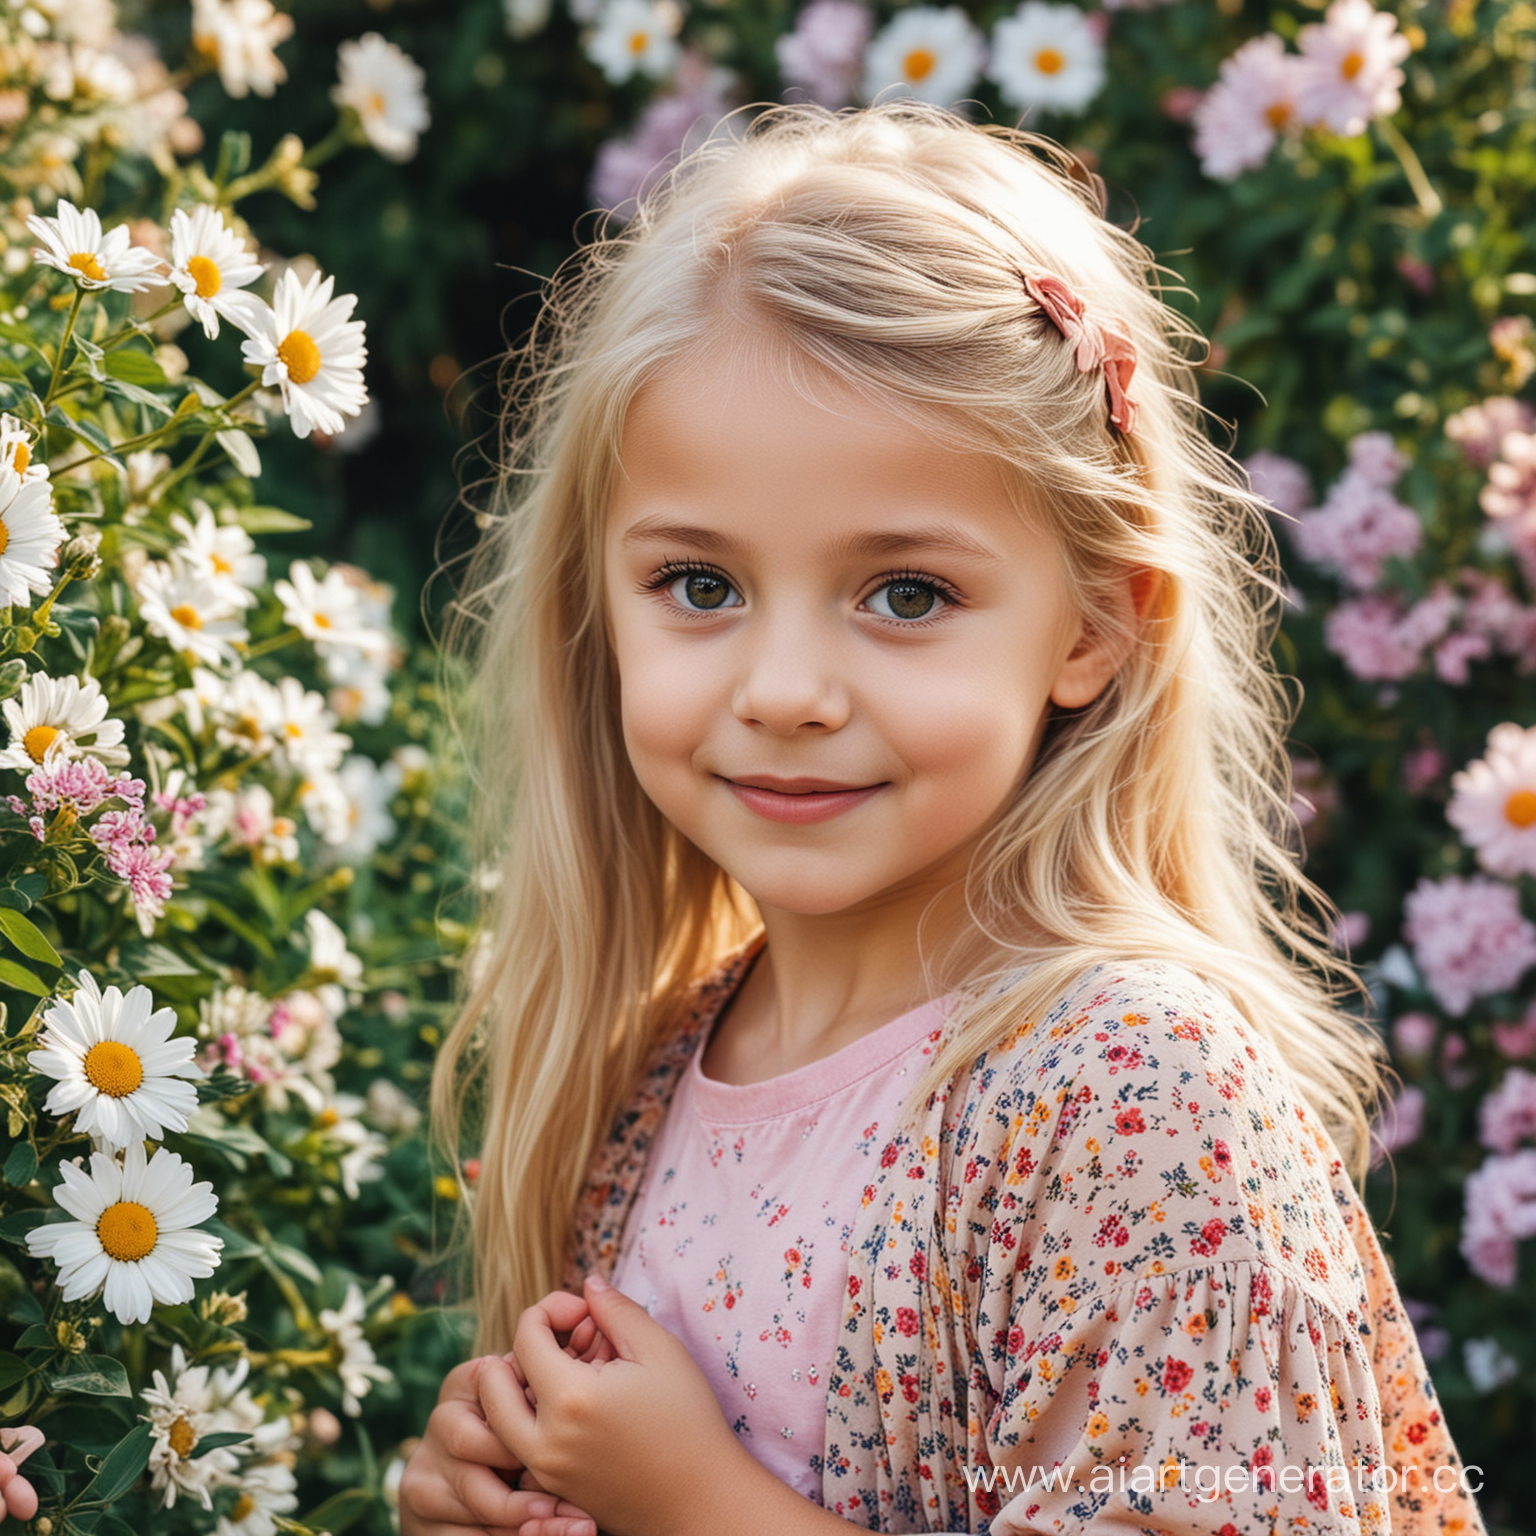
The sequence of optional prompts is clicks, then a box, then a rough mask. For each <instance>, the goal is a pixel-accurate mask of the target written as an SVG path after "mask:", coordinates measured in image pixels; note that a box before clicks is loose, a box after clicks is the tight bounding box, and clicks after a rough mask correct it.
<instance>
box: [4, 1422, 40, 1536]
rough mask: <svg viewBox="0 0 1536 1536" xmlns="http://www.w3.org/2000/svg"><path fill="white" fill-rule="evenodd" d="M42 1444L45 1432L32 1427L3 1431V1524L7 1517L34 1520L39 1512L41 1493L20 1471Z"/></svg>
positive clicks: (23, 1425) (19, 1427) (19, 1426)
mask: <svg viewBox="0 0 1536 1536" xmlns="http://www.w3.org/2000/svg"><path fill="white" fill-rule="evenodd" d="M42 1443H43V1432H42V1430H40V1429H38V1428H37V1427H36V1426H35V1425H32V1424H18V1425H15V1426H14V1427H13V1428H10V1429H6V1430H0V1446H3V1447H4V1449H3V1450H0V1525H4V1524H5V1519H6V1516H7V1515H14V1516H15V1517H16V1519H18V1520H30V1519H31V1518H32V1517H33V1515H35V1514H36V1513H37V1491H36V1490H35V1489H34V1488H33V1486H32V1484H31V1483H29V1482H28V1481H27V1480H26V1478H24V1477H23V1476H22V1475H21V1473H20V1472H18V1471H17V1470H16V1469H17V1468H18V1467H19V1466H20V1465H21V1464H22V1462H24V1461H25V1460H26V1459H27V1457H28V1456H30V1455H31V1454H32V1452H33V1451H35V1450H36V1449H37V1448H38V1446H40V1445H41V1444H42Z"/></svg>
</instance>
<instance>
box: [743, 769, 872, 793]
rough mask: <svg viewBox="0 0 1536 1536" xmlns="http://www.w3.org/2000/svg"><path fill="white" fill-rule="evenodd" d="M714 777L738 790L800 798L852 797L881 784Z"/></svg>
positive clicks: (828, 780)
mask: <svg viewBox="0 0 1536 1536" xmlns="http://www.w3.org/2000/svg"><path fill="white" fill-rule="evenodd" d="M715 777H716V778H717V779H720V780H721V781H722V782H723V783H726V784H734V785H735V786H736V787H737V788H738V789H756V790H761V791H762V792H763V793H765V794H772V795H791V796H794V797H795V798H797V799H798V798H801V797H804V796H808V795H853V794H860V793H862V792H863V791H864V790H866V789H879V788H880V787H881V784H883V783H884V781H883V780H882V781H881V783H876V784H834V783H833V782H832V781H831V780H830V779H808V778H807V779H783V780H780V781H779V782H777V783H775V782H774V781H773V780H771V779H768V778H762V779H757V780H753V779H728V778H726V777H725V775H724V774H716V775H715Z"/></svg>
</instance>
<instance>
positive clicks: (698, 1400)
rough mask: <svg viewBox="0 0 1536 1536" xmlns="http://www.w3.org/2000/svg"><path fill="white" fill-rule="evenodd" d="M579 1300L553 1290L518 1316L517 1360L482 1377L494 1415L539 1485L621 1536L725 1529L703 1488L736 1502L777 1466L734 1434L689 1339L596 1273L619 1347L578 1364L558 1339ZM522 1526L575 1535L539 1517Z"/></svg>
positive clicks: (607, 1324)
mask: <svg viewBox="0 0 1536 1536" xmlns="http://www.w3.org/2000/svg"><path fill="white" fill-rule="evenodd" d="M572 1303H575V1305H576V1306H578V1307H579V1306H581V1305H582V1301H581V1298H580V1297H572V1296H570V1295H569V1294H568V1293H566V1292H564V1291H557V1292H552V1293H551V1294H550V1295H549V1296H546V1297H545V1298H544V1300H543V1301H541V1302H539V1303H538V1304H537V1305H536V1306H532V1307H529V1308H528V1310H527V1311H525V1312H524V1313H523V1314H522V1316H521V1317H520V1318H519V1320H518V1325H517V1334H516V1337H515V1339H514V1340H513V1354H514V1355H515V1357H516V1361H515V1368H514V1366H513V1365H512V1364H511V1363H509V1364H508V1365H507V1368H506V1369H502V1366H501V1363H500V1362H497V1361H491V1362H489V1363H488V1364H487V1367H486V1369H485V1371H484V1372H483V1373H482V1374H481V1376H480V1379H479V1384H480V1401H481V1405H482V1409H483V1411H484V1414H485V1418H486V1421H487V1423H488V1424H489V1425H490V1427H491V1428H492V1429H493V1430H494V1431H495V1432H496V1434H497V1435H499V1436H500V1437H501V1439H502V1440H503V1441H504V1442H505V1444H506V1446H507V1448H508V1449H509V1450H510V1451H511V1452H512V1454H513V1455H514V1456H516V1457H517V1459H518V1460H519V1461H520V1462H521V1463H522V1464H523V1466H524V1467H525V1468H526V1469H527V1473H528V1474H531V1476H532V1479H533V1480H535V1481H536V1482H537V1485H538V1486H539V1487H541V1488H544V1489H547V1490H548V1492H549V1493H550V1494H558V1495H559V1496H560V1497H562V1498H565V1499H571V1500H573V1501H576V1502H579V1503H580V1504H581V1506H582V1508H583V1509H586V1510H589V1511H591V1514H592V1516H593V1517H594V1518H595V1519H596V1521H597V1523H598V1525H599V1526H600V1527H601V1528H602V1530H603V1531H605V1532H612V1533H613V1536H683V1533H685V1532H688V1531H692V1530H700V1531H704V1530H710V1529H712V1528H713V1529H725V1528H726V1527H725V1526H720V1525H717V1524H712V1517H711V1516H710V1513H709V1511H708V1509H707V1506H706V1499H707V1497H711V1498H715V1499H716V1500H717V1502H718V1503H719V1506H720V1508H721V1509H729V1508H730V1507H731V1505H732V1503H733V1502H734V1501H733V1499H732V1497H731V1494H730V1489H732V1488H741V1487H743V1486H757V1485H758V1483H759V1482H760V1480H761V1478H763V1477H769V1478H770V1480H771V1475H770V1474H767V1473H766V1472H765V1470H764V1469H763V1468H762V1467H760V1466H759V1464H758V1463H757V1462H756V1461H755V1460H753V1458H752V1457H751V1455H750V1453H749V1452H747V1451H746V1449H745V1448H744V1447H743V1446H742V1445H741V1442H740V1441H739V1440H737V1438H736V1436H735V1434H734V1433H733V1432H732V1430H731V1427H730V1425H729V1424H728V1423H726V1420H725V1415H724V1413H722V1412H721V1409H720V1404H719V1402H718V1401H717V1400H716V1398H715V1393H714V1389H713V1388H712V1387H711V1386H710V1384H709V1381H708V1378H706V1377H705V1375H704V1373H703V1372H702V1371H701V1370H700V1369H699V1367H698V1366H697V1365H696V1364H695V1363H694V1360H693V1357H692V1356H691V1355H690V1354H689V1353H688V1349H687V1346H686V1345H684V1343H683V1342H682V1340H681V1339H679V1338H677V1337H676V1336H675V1335H674V1334H672V1333H671V1332H669V1331H668V1330H667V1329H666V1328H664V1327H663V1326H662V1325H661V1324H660V1323H658V1322H656V1321H655V1320H654V1319H653V1318H652V1317H651V1316H650V1315H649V1314H648V1313H647V1312H646V1310H645V1309H644V1308H643V1307H641V1306H640V1305H638V1303H636V1302H633V1301H631V1300H630V1299H629V1297H627V1296H625V1295H624V1294H623V1293H622V1292H621V1291H619V1290H616V1289H615V1288H614V1287H613V1286H611V1285H609V1284H608V1283H607V1282H606V1281H603V1280H601V1279H600V1278H599V1277H597V1276H589V1277H588V1280H587V1284H586V1302H585V1305H586V1306H587V1307H589V1308H590V1310H591V1315H592V1316H593V1318H594V1319H595V1320H596V1323H597V1326H598V1328H599V1329H601V1331H602V1333H603V1334H604V1335H605V1336H606V1337H607V1339H608V1340H610V1341H611V1345H612V1348H613V1349H614V1350H615V1351H616V1352H617V1355H616V1358H612V1359H606V1360H602V1359H599V1360H595V1361H594V1363H591V1364H581V1363H579V1362H577V1361H575V1360H572V1359H571V1358H569V1356H568V1355H567V1354H566V1353H565V1352H564V1351H563V1350H562V1349H561V1347H560V1345H559V1343H558V1341H557V1340H556V1338H555V1332H556V1330H557V1329H560V1328H562V1327H564V1326H567V1325H568V1323H567V1320H568V1319H569V1318H570V1317H571V1316H572V1306H571V1304H572ZM524 1382H526V1385H527V1386H528V1387H529V1388H530V1389H531V1394H532V1396H533V1399H534V1401H533V1402H530V1401H529V1394H527V1393H525V1392H524V1391H523V1390H522V1386H523V1383H524ZM706 1491H707V1492H706ZM727 1523H729V1522H727ZM520 1536H567V1533H566V1532H565V1531H563V1530H562V1529H561V1522H560V1521H559V1520H554V1521H549V1520H539V1521H538V1522H537V1524H535V1525H534V1526H532V1527H525V1528H524V1529H523V1531H522V1532H521V1533H520ZM571 1536H575V1533H571Z"/></svg>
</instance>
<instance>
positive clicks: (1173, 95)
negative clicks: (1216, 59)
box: [1157, 85, 1205, 123]
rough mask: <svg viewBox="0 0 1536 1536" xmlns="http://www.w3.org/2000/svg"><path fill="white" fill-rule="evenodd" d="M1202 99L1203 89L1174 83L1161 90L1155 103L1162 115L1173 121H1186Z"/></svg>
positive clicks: (1192, 114) (1203, 95)
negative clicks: (1198, 89) (1160, 94)
mask: <svg viewBox="0 0 1536 1536" xmlns="http://www.w3.org/2000/svg"><path fill="white" fill-rule="evenodd" d="M1204 100H1205V92H1204V91H1197V90H1196V89H1195V88H1194V86H1192V85H1175V86H1172V87H1171V88H1170V89H1168V90H1166V91H1164V92H1163V94H1162V97H1161V99H1160V100H1159V101H1158V103H1157V104H1158V107H1159V108H1160V109H1161V111H1162V114H1163V116H1164V117H1166V118H1169V119H1171V120H1172V121H1173V122H1175V123H1187V122H1188V121H1189V120H1190V118H1192V117H1193V116H1194V115H1195V108H1196V107H1198V106H1199V105H1200V103H1201V102H1202V101H1204Z"/></svg>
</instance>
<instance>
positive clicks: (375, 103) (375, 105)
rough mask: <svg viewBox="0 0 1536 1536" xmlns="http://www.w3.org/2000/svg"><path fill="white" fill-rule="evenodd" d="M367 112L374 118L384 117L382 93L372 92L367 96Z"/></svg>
mask: <svg viewBox="0 0 1536 1536" xmlns="http://www.w3.org/2000/svg"><path fill="white" fill-rule="evenodd" d="M368 110H369V111H370V112H372V113H373V115H374V116H375V117H383V115H384V93H383V92H382V91H374V92H373V93H372V94H371V95H370V96H369V98H368Z"/></svg>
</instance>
